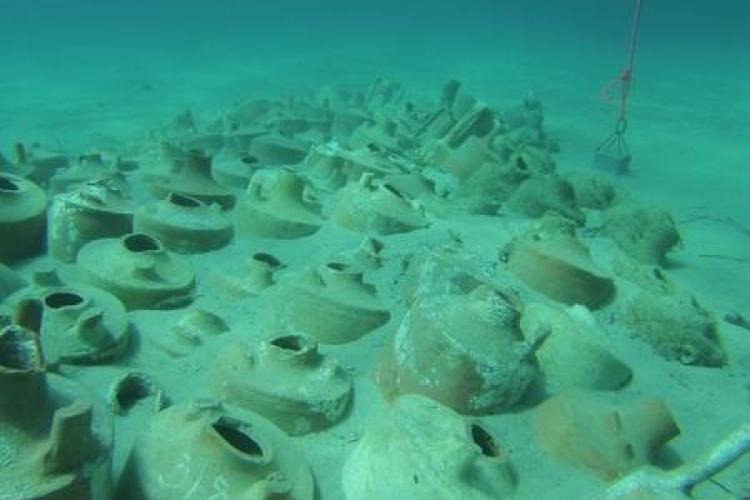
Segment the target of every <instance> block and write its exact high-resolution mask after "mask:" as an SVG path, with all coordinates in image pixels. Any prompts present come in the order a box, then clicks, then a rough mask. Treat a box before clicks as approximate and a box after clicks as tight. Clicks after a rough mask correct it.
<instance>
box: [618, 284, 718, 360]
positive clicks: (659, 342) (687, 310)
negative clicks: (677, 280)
mask: <svg viewBox="0 0 750 500" xmlns="http://www.w3.org/2000/svg"><path fill="white" fill-rule="evenodd" d="M623 322H624V324H625V326H626V327H627V329H628V330H629V331H630V332H631V333H632V334H633V336H635V337H637V338H639V339H641V340H643V341H644V342H646V343H648V344H649V345H650V346H651V347H652V348H653V349H654V350H655V351H656V352H658V353H659V354H660V355H661V356H663V357H664V358H666V359H668V360H673V361H679V362H680V363H682V364H685V365H698V366H714V367H718V366H723V365H725V364H726V362H727V354H726V353H725V352H724V349H723V348H722V345H721V338H720V336H719V328H718V325H717V323H716V320H715V319H714V318H713V317H712V315H711V314H710V313H709V312H708V311H707V310H706V309H705V308H703V307H702V306H701V305H700V304H699V303H698V301H697V300H695V298H694V297H692V296H689V295H685V294H679V293H678V294H673V295H665V294H657V293H652V292H647V291H643V292H641V293H639V294H637V295H636V296H635V297H633V298H632V299H631V300H630V301H628V303H627V304H626V306H625V310H624V311H623Z"/></svg>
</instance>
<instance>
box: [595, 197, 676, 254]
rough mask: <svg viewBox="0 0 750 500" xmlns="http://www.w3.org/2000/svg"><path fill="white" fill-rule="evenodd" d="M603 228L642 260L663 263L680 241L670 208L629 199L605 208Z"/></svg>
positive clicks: (609, 235)
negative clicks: (630, 201) (634, 203)
mask: <svg viewBox="0 0 750 500" xmlns="http://www.w3.org/2000/svg"><path fill="white" fill-rule="evenodd" d="M602 232H603V234H604V235H605V236H608V237H610V238H612V240H614V241H615V243H617V245H618V246H619V247H620V248H621V249H622V250H623V251H624V252H625V253H627V254H628V255H630V256H631V257H633V258H634V259H636V260H637V261H639V262H641V263H643V264H656V265H664V263H665V262H666V258H667V253H668V252H669V251H670V250H672V249H673V248H674V247H675V246H676V245H677V244H678V243H680V233H679V232H678V231H677V226H676V224H675V222H674V219H672V216H671V215H670V214H669V212H667V211H666V210H661V209H657V208H643V207H638V206H632V205H630V204H628V203H622V204H619V205H615V206H614V207H612V208H611V209H609V210H608V211H607V212H606V219H605V221H604V227H603V231H602Z"/></svg>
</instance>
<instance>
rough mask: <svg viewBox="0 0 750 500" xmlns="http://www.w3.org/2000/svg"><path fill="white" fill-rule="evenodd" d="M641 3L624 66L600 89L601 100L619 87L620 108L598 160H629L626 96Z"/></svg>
mask: <svg viewBox="0 0 750 500" xmlns="http://www.w3.org/2000/svg"><path fill="white" fill-rule="evenodd" d="M641 4H642V0H635V12H634V14H633V23H632V26H631V28H630V40H629V42H628V58H627V61H626V63H625V67H624V68H623V69H622V70H621V71H620V73H619V74H618V75H617V77H616V78H613V79H612V80H611V81H609V82H607V83H606V84H604V86H603V87H602V89H601V93H600V96H601V98H602V99H603V100H606V101H611V100H612V95H611V93H612V90H613V89H614V88H615V87H616V86H619V87H620V109H619V111H618V114H617V121H616V122H615V129H614V131H613V132H612V134H611V135H610V136H608V137H607V138H606V139H605V140H604V141H603V142H602V143H601V144H600V145H599V146H598V147H597V148H596V152H597V158H596V161H597V162H598V161H599V160H601V159H602V158H601V156H600V155H606V154H609V155H615V156H616V157H618V158H620V161H621V162H629V160H630V154H629V152H628V147H627V144H626V143H625V138H624V135H625V129H626V128H627V125H628V115H627V111H628V98H629V97H630V83H631V82H632V79H633V68H634V66H635V53H636V49H637V48H638V32H639V30H640V26H641ZM610 159H611V158H610ZM626 169H627V165H625V167H624V169H623V167H622V166H620V167H618V168H617V170H626Z"/></svg>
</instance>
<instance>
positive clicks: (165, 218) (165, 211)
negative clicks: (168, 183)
mask: <svg viewBox="0 0 750 500" xmlns="http://www.w3.org/2000/svg"><path fill="white" fill-rule="evenodd" d="M133 229H134V230H135V231H137V232H141V233H147V234H150V235H152V236H155V237H157V238H158V239H159V241H160V242H161V244H162V245H164V248H166V249H167V250H170V251H172V252H176V253H201V252H207V251H210V250H216V249H219V248H221V247H223V246H226V245H227V244H229V242H230V241H231V239H232V236H233V234H234V229H233V227H232V223H231V222H230V220H229V218H228V217H227V216H226V215H224V214H223V213H222V211H221V209H220V208H219V206H218V205H211V206H209V205H206V204H205V203H203V202H201V201H200V200H198V199H197V198H193V197H191V196H186V195H183V194H177V193H170V194H168V195H167V197H166V198H164V199H163V200H160V201H154V202H151V203H147V204H145V205H143V206H141V208H140V209H138V211H137V212H136V213H135V218H134V220H133Z"/></svg>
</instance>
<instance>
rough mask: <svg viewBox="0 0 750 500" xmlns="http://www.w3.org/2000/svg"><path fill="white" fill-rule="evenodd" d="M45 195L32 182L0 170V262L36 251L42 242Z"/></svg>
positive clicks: (44, 219)
mask: <svg viewBox="0 0 750 500" xmlns="http://www.w3.org/2000/svg"><path fill="white" fill-rule="evenodd" d="M46 210H47V198H46V196H45V194H44V191H42V190H41V189H40V188H39V187H38V186H37V185H36V184H34V183H33V182H31V181H28V180H26V179H23V178H22V177H17V176H15V175H11V174H6V173H0V262H3V263H6V264H7V263H13V262H16V261H18V260H21V259H25V258H27V257H32V256H34V255H37V254H39V253H40V252H41V251H42V250H43V245H44V229H45V224H46Z"/></svg>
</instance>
